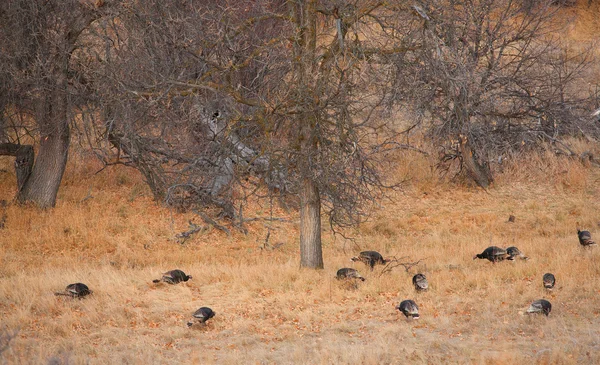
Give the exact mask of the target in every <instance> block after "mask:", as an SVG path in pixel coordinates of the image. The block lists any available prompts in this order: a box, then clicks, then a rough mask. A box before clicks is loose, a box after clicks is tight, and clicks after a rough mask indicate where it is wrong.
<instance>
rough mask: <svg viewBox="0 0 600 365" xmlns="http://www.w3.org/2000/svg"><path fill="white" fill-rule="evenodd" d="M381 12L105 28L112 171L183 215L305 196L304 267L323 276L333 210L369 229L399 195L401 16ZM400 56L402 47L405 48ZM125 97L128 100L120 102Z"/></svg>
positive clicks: (137, 16) (335, 6) (171, 11)
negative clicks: (130, 172)
mask: <svg viewBox="0 0 600 365" xmlns="http://www.w3.org/2000/svg"><path fill="white" fill-rule="evenodd" d="M386 6H387V5H385V4H384V3H382V2H379V1H354V2H350V3H348V2H339V1H315V0H307V1H305V0H289V1H284V0H273V1H264V2H253V1H225V2H215V3H214V4H213V3H207V2H188V3H186V4H185V5H183V4H171V3H165V2H160V1H145V2H140V3H137V4H136V6H135V7H133V8H132V9H131V11H130V12H129V13H127V14H124V15H122V16H121V17H120V19H119V21H118V22H114V23H103V24H100V23H99V24H98V27H97V28H96V29H95V33H96V35H97V36H98V37H100V38H101V39H104V40H105V42H106V45H107V47H106V49H105V50H104V51H99V52H97V55H96V56H94V58H95V59H99V60H101V62H100V64H99V65H98V67H97V69H98V70H101V72H100V73H99V74H98V77H96V79H95V80H94V84H95V85H96V87H97V89H98V90H100V92H101V93H102V97H101V99H102V100H104V102H105V103H106V104H105V107H104V109H103V115H104V119H103V123H104V124H103V125H104V127H105V128H106V131H105V136H106V140H108V141H109V142H110V144H111V145H112V146H113V148H112V149H110V150H107V149H103V150H99V152H98V153H99V154H100V155H101V156H102V158H103V159H104V160H105V161H106V163H107V164H110V163H125V164H128V165H131V166H134V167H135V168H137V169H139V170H140V171H141V172H142V173H143V174H144V176H145V177H146V181H147V182H148V184H149V185H150V187H151V188H152V190H153V192H154V195H155V198H156V199H157V200H161V201H166V202H167V203H170V204H177V205H178V206H181V207H182V208H188V209H189V208H192V209H194V208H201V209H202V208H205V207H206V206H207V204H208V205H215V204H216V205H217V206H219V207H221V208H222V212H223V213H224V214H225V215H226V216H229V217H236V216H238V215H239V213H240V212H238V211H237V210H236V209H234V207H236V206H238V205H237V204H234V203H233V201H234V199H235V196H238V195H239V193H240V192H242V194H250V193H252V192H256V191H258V189H259V188H260V186H266V187H268V188H269V190H270V191H271V193H273V194H278V195H280V196H282V197H285V196H291V197H295V198H297V201H298V203H299V208H300V218H301V227H300V231H301V235H300V248H301V263H300V264H301V266H303V267H311V268H322V267H323V258H322V252H321V215H322V213H321V210H322V209H324V211H325V214H327V215H328V217H329V219H330V223H331V225H332V227H333V226H335V225H341V226H345V225H351V224H356V223H357V222H360V221H362V220H363V219H365V217H366V216H367V213H368V208H369V205H371V204H374V203H375V202H376V200H377V199H378V197H380V196H381V195H382V194H383V192H384V189H385V188H386V184H385V182H384V181H383V179H382V177H381V172H382V166H383V165H384V164H385V163H386V161H385V159H384V158H383V156H384V153H385V152H386V148H385V146H386V145H388V143H390V142H393V141H395V139H394V138H395V137H396V136H395V135H394V134H393V133H394V127H395V126H394V125H392V124H391V123H386V121H385V120H384V119H383V118H381V115H382V113H386V112H389V110H386V109H387V106H388V105H387V104H386V103H385V102H386V100H387V99H386V95H387V94H388V93H389V92H390V91H391V86H392V85H391V81H392V80H393V78H392V75H393V71H394V68H393V67H392V65H391V64H390V63H389V59H388V56H389V55H393V53H394V52H395V51H394V49H395V46H394V45H393V42H390V41H389V40H388V41H386V40H385V39H384V37H383V36H384V35H388V36H389V35H390V34H392V33H394V32H395V29H396V26H397V23H398V17H397V16H395V15H394V14H393V10H394V9H393V8H392V7H389V8H386ZM396 48H397V47H396ZM115 91H116V92H115Z"/></svg>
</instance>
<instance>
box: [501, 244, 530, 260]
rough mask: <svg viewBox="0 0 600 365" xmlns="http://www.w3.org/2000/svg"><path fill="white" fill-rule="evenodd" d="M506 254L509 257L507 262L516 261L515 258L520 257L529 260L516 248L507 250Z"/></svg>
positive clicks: (512, 247)
mask: <svg viewBox="0 0 600 365" xmlns="http://www.w3.org/2000/svg"><path fill="white" fill-rule="evenodd" d="M506 254H507V255H508V257H507V258H506V259H507V260H513V261H514V259H515V257H517V256H519V257H520V258H521V259H522V260H529V257H527V256H525V255H523V253H522V252H521V251H520V250H519V249H518V248H516V247H515V246H511V247H509V248H507V249H506Z"/></svg>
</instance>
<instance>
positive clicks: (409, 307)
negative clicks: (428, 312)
mask: <svg viewBox="0 0 600 365" xmlns="http://www.w3.org/2000/svg"><path fill="white" fill-rule="evenodd" d="M396 309H398V310H399V311H400V312H402V314H404V315H405V316H406V318H414V319H418V318H419V307H417V303H415V302H414V301H413V300H410V299H408V300H403V301H402V302H400V304H399V305H398V306H397V307H396Z"/></svg>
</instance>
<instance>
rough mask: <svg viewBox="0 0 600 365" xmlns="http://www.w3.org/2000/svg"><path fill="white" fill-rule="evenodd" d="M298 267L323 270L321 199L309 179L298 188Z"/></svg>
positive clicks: (317, 190)
mask: <svg viewBox="0 0 600 365" xmlns="http://www.w3.org/2000/svg"><path fill="white" fill-rule="evenodd" d="M300 267H308V268H311V269H322V268H323V252H322V248H321V197H320V195H319V189H318V187H317V185H316V184H315V183H314V181H312V180H311V179H310V178H304V180H303V181H302V186H301V187H300Z"/></svg>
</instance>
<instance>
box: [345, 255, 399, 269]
mask: <svg viewBox="0 0 600 365" xmlns="http://www.w3.org/2000/svg"><path fill="white" fill-rule="evenodd" d="M350 260H352V261H361V262H364V263H365V265H368V266H369V267H371V270H373V268H374V267H375V265H377V264H380V265H385V264H387V263H388V262H390V260H384V259H383V256H381V254H380V253H379V252H377V251H363V252H361V253H359V254H358V257H353V258H351V259H350Z"/></svg>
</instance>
